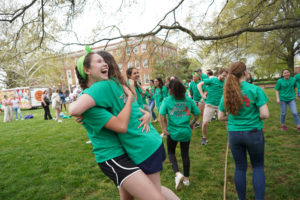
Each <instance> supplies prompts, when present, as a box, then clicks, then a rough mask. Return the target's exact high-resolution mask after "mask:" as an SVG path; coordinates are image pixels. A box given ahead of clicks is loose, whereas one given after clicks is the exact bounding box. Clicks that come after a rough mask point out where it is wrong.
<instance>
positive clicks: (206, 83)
mask: <svg viewBox="0 0 300 200" xmlns="http://www.w3.org/2000/svg"><path fill="white" fill-rule="evenodd" d="M212 80H213V79H212V78H209V79H204V80H203V82H204V84H205V85H210V84H211V83H212Z"/></svg>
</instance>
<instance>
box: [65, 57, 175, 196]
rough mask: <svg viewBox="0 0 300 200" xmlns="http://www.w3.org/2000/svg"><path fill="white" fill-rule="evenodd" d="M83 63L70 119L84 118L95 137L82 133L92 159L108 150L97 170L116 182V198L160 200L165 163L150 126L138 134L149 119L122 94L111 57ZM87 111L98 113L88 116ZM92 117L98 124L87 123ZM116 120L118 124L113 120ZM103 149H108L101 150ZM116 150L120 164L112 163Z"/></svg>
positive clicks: (123, 87) (79, 66)
mask: <svg viewBox="0 0 300 200" xmlns="http://www.w3.org/2000/svg"><path fill="white" fill-rule="evenodd" d="M81 59H82V61H81V62H78V63H77V68H76V70H77V71H78V73H77V77H78V79H79V82H80V85H81V87H82V89H84V91H83V94H82V95H81V96H80V97H79V98H78V100H77V101H76V102H74V103H72V104H71V105H70V114H71V115H75V116H78V115H81V114H83V119H84V121H83V122H84V124H85V126H90V127H94V129H93V130H94V131H93V134H91V133H89V131H88V129H87V128H86V129H87V131H88V135H89V138H90V140H91V142H92V144H93V146H94V149H93V152H94V153H95V155H96V152H97V149H101V150H102V151H108V150H110V152H107V154H106V155H107V157H106V158H105V159H104V160H99V161H98V160H97V162H98V164H99V166H100V168H101V169H102V171H103V172H104V173H105V174H106V175H107V176H108V177H110V178H111V179H112V180H113V181H114V182H115V184H116V185H117V186H118V187H119V189H120V194H123V195H122V196H125V197H127V198H126V199H131V198H133V197H136V198H138V199H164V197H163V196H162V195H161V184H160V171H161V170H162V162H163V160H164V159H165V151H164V147H163V143H162V140H161V138H160V136H159V134H158V133H157V131H156V130H155V129H154V127H153V126H152V125H151V124H150V126H148V123H146V124H145V126H144V128H145V127H146V129H147V131H148V133H144V132H143V130H142V128H140V127H141V126H142V125H143V124H142V123H141V122H140V120H141V118H143V113H144V114H145V115H146V116H147V117H148V120H150V114H149V113H147V112H145V111H143V110H142V109H141V108H139V105H138V104H137V102H136V101H133V100H132V97H131V96H130V92H126V90H129V89H128V88H127V86H126V82H125V80H124V79H123V78H122V76H121V73H120V71H119V68H118V65H117V64H116V62H115V60H114V58H113V57H112V56H111V55H110V54H109V53H107V52H105V51H100V52H98V53H97V54H96V53H88V54H87V55H86V56H85V57H83V58H81ZM103 94H105V96H104V95H103ZM125 108H127V109H125ZM91 109H97V111H95V112H92V113H89V111H90V110H91ZM121 114H122V115H121ZM120 115H121V116H120ZM145 115H144V117H145ZM94 117H95V118H96V119H97V120H92V122H90V123H89V122H87V121H86V119H88V118H94ZM116 118H117V119H118V121H116V120H115V119H116ZM87 123H88V124H87ZM89 124H91V125H89ZM105 132H109V134H108V135H109V137H112V138H105V139H101V138H100V137H101V136H103V134H104V133H105ZM122 133H125V134H122ZM104 144H109V145H108V147H107V146H106V147H105V146H103V145H104ZM114 146H119V147H120V146H121V147H122V149H123V152H121V149H119V148H118V149H119V150H120V153H119V154H120V155H118V156H122V159H121V160H119V162H116V160H115V159H117V158H118V156H117V155H115V154H114V152H115V147H114ZM96 147H97V148H96ZM101 155H103V154H101ZM116 156H117V157H116ZM112 159H113V160H112ZM120 166H124V167H120ZM139 169H141V170H142V171H143V172H144V173H142V171H139ZM131 170H135V171H131ZM136 170H138V172H136ZM145 174H147V176H145ZM116 175H117V177H119V178H122V177H126V179H123V181H121V180H120V181H118V179H117V180H116V179H115V177H116ZM162 191H163V193H164V195H165V196H168V197H172V198H171V199H178V198H177V197H176V196H175V195H174V194H173V193H172V192H171V191H170V190H168V189H166V188H163V190H162Z"/></svg>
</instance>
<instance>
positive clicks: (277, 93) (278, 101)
mask: <svg viewBox="0 0 300 200" xmlns="http://www.w3.org/2000/svg"><path fill="white" fill-rule="evenodd" d="M276 100H277V103H280V100H279V92H278V90H276Z"/></svg>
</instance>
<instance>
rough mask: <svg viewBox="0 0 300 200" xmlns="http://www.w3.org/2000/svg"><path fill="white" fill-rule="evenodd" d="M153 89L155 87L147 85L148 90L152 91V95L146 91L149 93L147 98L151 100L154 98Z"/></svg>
mask: <svg viewBox="0 0 300 200" xmlns="http://www.w3.org/2000/svg"><path fill="white" fill-rule="evenodd" d="M154 89H155V87H154V86H152V87H151V86H149V87H148V90H149V91H150V92H151V93H152V95H151V94H150V93H148V94H149V99H151V100H154Z"/></svg>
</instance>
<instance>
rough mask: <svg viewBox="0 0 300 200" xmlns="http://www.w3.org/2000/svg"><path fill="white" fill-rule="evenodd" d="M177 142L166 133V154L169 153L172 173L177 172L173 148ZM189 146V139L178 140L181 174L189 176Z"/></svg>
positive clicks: (174, 148)
mask: <svg viewBox="0 0 300 200" xmlns="http://www.w3.org/2000/svg"><path fill="white" fill-rule="evenodd" d="M177 143H178V142H177V141H174V140H172V138H171V137H170V136H169V135H168V138H167V145H168V155H169V160H170V162H171V164H172V168H173V171H174V173H176V172H179V169H178V164H177V159H176V156H175V150H176V146H177ZM189 148H190V141H188V142H180V150H181V158H182V164H183V175H184V176H185V177H189V176H190V157H189Z"/></svg>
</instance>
